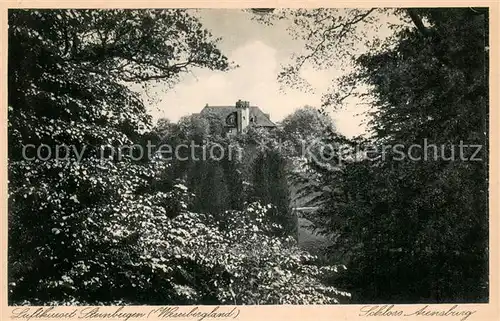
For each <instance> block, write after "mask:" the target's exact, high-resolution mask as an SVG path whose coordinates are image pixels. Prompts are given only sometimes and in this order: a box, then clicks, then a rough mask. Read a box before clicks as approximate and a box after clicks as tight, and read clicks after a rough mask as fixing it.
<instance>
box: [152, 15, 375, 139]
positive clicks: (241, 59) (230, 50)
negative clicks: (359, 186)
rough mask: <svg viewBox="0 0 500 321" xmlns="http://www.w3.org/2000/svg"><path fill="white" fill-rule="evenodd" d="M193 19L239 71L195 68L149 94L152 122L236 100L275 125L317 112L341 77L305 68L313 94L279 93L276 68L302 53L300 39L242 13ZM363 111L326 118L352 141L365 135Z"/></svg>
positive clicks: (356, 109)
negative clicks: (302, 111) (308, 109)
mask: <svg viewBox="0 0 500 321" xmlns="http://www.w3.org/2000/svg"><path fill="white" fill-rule="evenodd" d="M196 14H197V15H198V16H199V17H200V19H201V22H202V24H203V25H204V27H205V28H207V29H208V30H210V31H211V33H212V34H213V35H214V36H215V37H220V38H221V41H220V43H219V48H220V49H221V51H222V52H223V53H224V54H225V55H226V56H227V57H228V58H229V60H230V61H234V62H235V63H236V64H238V65H239V68H236V69H233V70H230V71H227V72H220V71H210V70H204V69H194V70H192V71H191V72H189V73H187V74H185V75H184V76H183V77H182V79H181V81H180V82H179V83H178V84H177V85H175V86H173V87H172V88H158V89H154V92H153V93H152V94H153V96H154V102H153V103H149V106H148V110H149V112H150V114H151V115H152V116H153V120H154V121H156V120H158V119H159V118H168V119H169V120H171V121H177V120H179V118H180V117H182V116H184V115H189V114H192V113H198V112H200V111H201V109H202V108H203V107H204V106H205V105H206V104H209V105H234V104H235V102H236V101H237V100H238V99H241V100H246V101H249V102H250V105H252V106H259V107H260V108H261V109H262V110H263V111H264V112H265V113H269V114H270V117H271V120H272V121H274V122H278V121H281V120H282V119H283V118H284V117H285V116H287V115H289V114H291V113H293V112H294V111H295V110H296V109H298V108H300V107H303V106H305V105H309V106H314V107H319V106H320V103H321V93H322V92H325V90H326V88H327V87H328V85H329V82H330V80H331V79H332V78H334V77H337V76H339V75H340V74H339V71H337V70H334V69H329V70H322V71H316V70H313V69H312V67H311V66H308V65H304V68H303V71H302V76H303V77H304V78H305V79H306V80H307V81H308V82H309V83H311V85H312V86H313V87H314V89H315V91H314V93H305V92H301V91H299V90H293V89H289V88H286V89H285V91H282V90H280V84H279V83H278V81H277V75H278V72H279V71H280V65H281V64H285V63H286V62H288V61H290V57H291V54H292V53H294V52H296V53H298V52H300V51H301V50H302V48H303V44H302V43H301V41H300V40H294V39H292V37H291V36H290V35H289V34H288V32H287V31H286V25H284V23H285V22H280V23H278V24H275V25H273V26H266V25H263V24H261V23H258V22H256V21H253V20H251V17H252V14H251V13H249V12H245V11H243V10H241V9H200V10H199V11H197V13H196ZM362 111H363V110H362V109H360V107H359V106H348V107H346V108H344V109H343V110H340V111H336V112H333V111H331V117H332V118H333V120H334V121H335V124H336V128H337V130H338V131H339V132H341V133H342V134H344V135H346V136H350V137H351V136H356V135H360V134H363V133H364V132H365V131H366V126H365V125H364V124H363V123H362V120H363V116H361V115H358V114H359V113H360V112H362Z"/></svg>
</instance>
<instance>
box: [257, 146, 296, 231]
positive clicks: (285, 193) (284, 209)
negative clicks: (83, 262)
mask: <svg viewBox="0 0 500 321" xmlns="http://www.w3.org/2000/svg"><path fill="white" fill-rule="evenodd" d="M248 198H249V200H250V201H258V202H261V203H263V204H272V205H273V206H274V210H273V211H270V215H272V217H273V220H274V222H275V223H276V224H281V225H282V226H283V227H284V229H283V231H284V232H285V233H286V234H287V235H291V234H292V233H294V232H295V230H296V222H295V218H294V217H292V213H291V210H290V195H289V190H288V181H287V175H286V172H285V159H284V158H283V157H282V156H281V155H280V154H279V153H278V151H276V150H266V151H261V152H260V153H259V154H258V156H257V157H256V159H255V161H254V163H253V177H252V190H251V192H250V195H249V196H248Z"/></svg>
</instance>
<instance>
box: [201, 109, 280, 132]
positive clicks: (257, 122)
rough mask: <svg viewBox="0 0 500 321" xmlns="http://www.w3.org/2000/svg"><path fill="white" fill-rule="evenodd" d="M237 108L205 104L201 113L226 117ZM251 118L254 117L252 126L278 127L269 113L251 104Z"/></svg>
mask: <svg viewBox="0 0 500 321" xmlns="http://www.w3.org/2000/svg"><path fill="white" fill-rule="evenodd" d="M237 110H238V109H237V108H236V106H205V108H203V109H202V110H201V112H200V114H202V115H203V114H205V115H206V114H214V115H216V116H219V117H220V118H221V119H225V117H227V116H229V114H231V113H234V112H235V111H237ZM250 118H253V119H254V121H253V123H252V126H257V127H276V124H274V123H273V122H272V121H271V120H270V119H269V115H268V114H265V113H264V112H263V111H262V110H261V109H260V108H259V107H257V106H250Z"/></svg>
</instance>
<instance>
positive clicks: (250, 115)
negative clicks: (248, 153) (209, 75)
mask: <svg viewBox="0 0 500 321" xmlns="http://www.w3.org/2000/svg"><path fill="white" fill-rule="evenodd" d="M209 114H211V115H216V116H218V117H219V118H220V119H222V120H223V122H224V127H225V128H226V132H227V134H228V135H235V134H241V133H243V132H245V130H246V129H247V128H248V127H249V126H253V127H266V128H274V127H276V124H274V123H273V122H272V121H271V120H270V119H269V114H266V113H264V112H263V111H262V110H261V109H260V108H259V107H257V106H250V103H249V102H248V101H242V100H241V99H240V100H238V101H237V102H236V104H235V105H234V106H209V105H208V104H207V105H206V106H205V108H203V109H202V110H201V112H200V115H209Z"/></svg>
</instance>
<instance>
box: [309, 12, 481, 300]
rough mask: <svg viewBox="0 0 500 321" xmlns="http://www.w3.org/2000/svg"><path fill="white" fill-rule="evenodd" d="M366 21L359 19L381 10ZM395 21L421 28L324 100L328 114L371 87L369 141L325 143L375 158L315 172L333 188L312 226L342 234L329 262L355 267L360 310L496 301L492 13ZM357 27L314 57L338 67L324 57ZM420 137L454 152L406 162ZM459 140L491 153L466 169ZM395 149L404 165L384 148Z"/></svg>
mask: <svg viewBox="0 0 500 321" xmlns="http://www.w3.org/2000/svg"><path fill="white" fill-rule="evenodd" d="M364 12H365V13H364V14H362V13H359V14H358V16H359V17H360V18H363V17H366V14H372V13H374V10H366V11H364ZM395 13H396V14H398V15H402V17H403V18H404V19H406V20H407V22H408V23H411V24H413V25H414V26H415V27H414V28H411V27H409V26H410V25H407V26H406V27H404V26H403V27H401V28H400V29H398V30H399V31H398V32H396V33H395V34H394V35H393V36H392V37H390V38H389V40H388V41H386V42H382V43H381V44H380V46H377V47H372V48H373V50H369V51H368V52H365V53H364V54H363V55H359V56H357V57H355V58H356V59H355V60H354V62H355V64H356V68H355V69H354V71H353V72H352V73H351V74H349V75H347V76H346V77H344V78H343V80H344V84H345V86H342V87H340V88H338V91H337V92H336V93H335V94H333V95H326V96H325V105H328V104H340V103H341V102H342V98H343V97H345V95H346V94H349V93H351V92H352V90H353V88H354V87H355V86H361V85H368V86H367V87H368V88H369V92H368V94H369V96H370V97H371V100H370V103H371V104H373V109H372V112H371V116H372V121H371V128H372V129H373V136H372V137H368V138H366V139H358V140H347V139H345V138H342V137H339V136H338V135H337V136H328V137H327V138H328V139H329V140H330V141H331V142H332V143H340V144H350V145H352V146H353V147H356V148H360V149H361V150H363V149H364V148H366V147H367V146H371V147H373V146H375V147H376V148H378V149H377V150H376V151H375V152H373V153H372V155H371V156H370V157H367V158H361V159H354V160H351V161H347V162H344V164H343V166H342V167H341V170H337V171H332V170H328V169H326V168H322V167H320V166H315V167H316V169H317V171H318V173H320V175H318V176H317V177H319V178H320V179H321V182H322V183H321V186H322V187H328V188H327V189H325V190H324V191H323V200H324V201H325V204H324V206H323V207H322V209H321V210H320V211H319V213H317V216H316V223H317V225H318V226H321V227H322V230H323V232H324V233H326V234H328V235H331V236H335V237H336V240H337V244H336V246H335V247H334V248H332V249H331V251H330V255H331V256H332V257H338V255H339V253H343V254H344V259H345V262H346V263H348V266H349V267H350V269H349V270H348V274H347V277H346V278H345V279H344V281H345V282H346V283H345V285H346V286H348V287H349V288H350V289H356V293H355V295H354V297H355V298H354V300H355V301H356V302H387V301H391V302H401V303H409V302H412V303H414V302H439V303H442V302H470V301H480V302H483V301H485V300H487V297H488V255H487V254H488V250H487V249H488V208H487V197H488V194H487V177H488V176H487V173H488V166H487V162H486V160H487V158H486V159H485V157H486V155H487V146H488V141H487V132H488V127H487V119H488V103H487V101H488V80H487V76H486V75H487V74H488V73H487V67H485V66H488V56H487V54H486V51H485V45H486V44H487V41H486V39H488V16H487V13H485V12H484V11H476V10H471V9H470V8H460V9H400V10H396V11H395ZM318 14H319V11H317V12H315V15H314V16H313V17H311V16H309V17H307V18H318V17H319V16H318ZM348 17H349V14H348V15H347V17H343V18H341V19H340V20H339V19H337V18H334V19H331V21H330V22H328V23H333V22H335V23H338V21H346V20H345V19H347V18H348ZM351 18H353V17H352V16H351ZM325 19H326V20H328V18H325ZM342 19H344V20H342ZM363 19H364V18H363ZM424 19H425V21H426V25H424V24H423V22H422V21H424ZM350 21H351V22H349V23H347V22H343V23H342V22H341V23H340V27H339V28H338V29H335V28H334V29H332V31H331V32H333V34H331V37H330V38H326V37H325V40H324V43H323V45H321V46H319V47H318V50H317V51H315V52H314V53H313V54H312V56H313V57H316V58H311V60H313V61H315V60H314V59H320V61H321V59H330V58H329V57H328V56H327V55H326V51H325V50H327V49H328V48H333V47H336V46H338V45H339V44H341V43H342V41H343V40H342V39H344V38H343V37H345V36H346V35H348V34H349V33H350V32H353V30H355V29H353V28H354V26H353V24H352V22H355V21H356V19H351V20H350ZM360 21H361V20H360ZM367 22H369V23H371V22H373V21H372V20H367ZM325 23H326V22H325ZM332 28H333V27H332ZM344 28H345V31H343V30H344ZM305 29H306V30H308V29H307V28H305ZM320 30H321V29H320ZM324 30H327V29H324ZM335 30H336V31H335ZM337 32H338V33H337ZM320 34H321V31H320ZM327 34H328V33H327ZM313 39H315V38H313ZM328 39H332V40H333V41H332V40H328ZM351 49H352V48H351ZM351 49H349V50H351ZM351 53H352V52H351ZM323 54H324V56H322V55H323ZM319 57H321V58H319ZM308 59H309V58H308ZM315 62H318V61H315ZM485 68H486V70H485ZM424 139H427V140H428V141H429V144H431V143H432V144H435V145H436V147H437V148H439V147H441V146H445V147H446V150H445V151H443V152H441V151H438V153H439V155H438V157H434V156H431V157H430V158H428V159H424V152H423V151H421V152H419V153H414V154H413V155H412V156H413V157H422V158H421V159H420V160H419V161H414V160H412V159H409V157H408V155H409V154H408V153H409V152H410V151H409V146H411V145H412V144H419V145H420V146H422V145H423V144H424V142H423V140H424ZM460 141H467V142H468V144H474V145H481V146H483V150H482V153H481V157H482V161H470V156H471V153H472V152H473V151H472V150H469V151H468V152H465V154H464V156H465V157H466V158H467V159H469V161H467V160H465V161H464V160H461V159H459V158H458V156H457V157H456V158H454V159H450V155H451V153H452V151H453V150H454V152H455V153H458V150H457V147H458V146H457V145H458V143H459V142H460ZM398 144H399V145H401V146H404V147H403V148H402V149H401V151H402V152H403V154H404V155H407V157H403V158H401V157H398V156H400V153H397V151H396V150H394V149H389V150H386V149H385V147H386V146H389V147H394V146H397V145H398ZM452 144H455V146H452ZM381 148H384V150H381ZM431 151H433V149H431ZM455 155H458V154H455ZM312 166H314V164H312ZM395 275H397V276H398V277H397V278H396V277H394V276H395Z"/></svg>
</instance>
